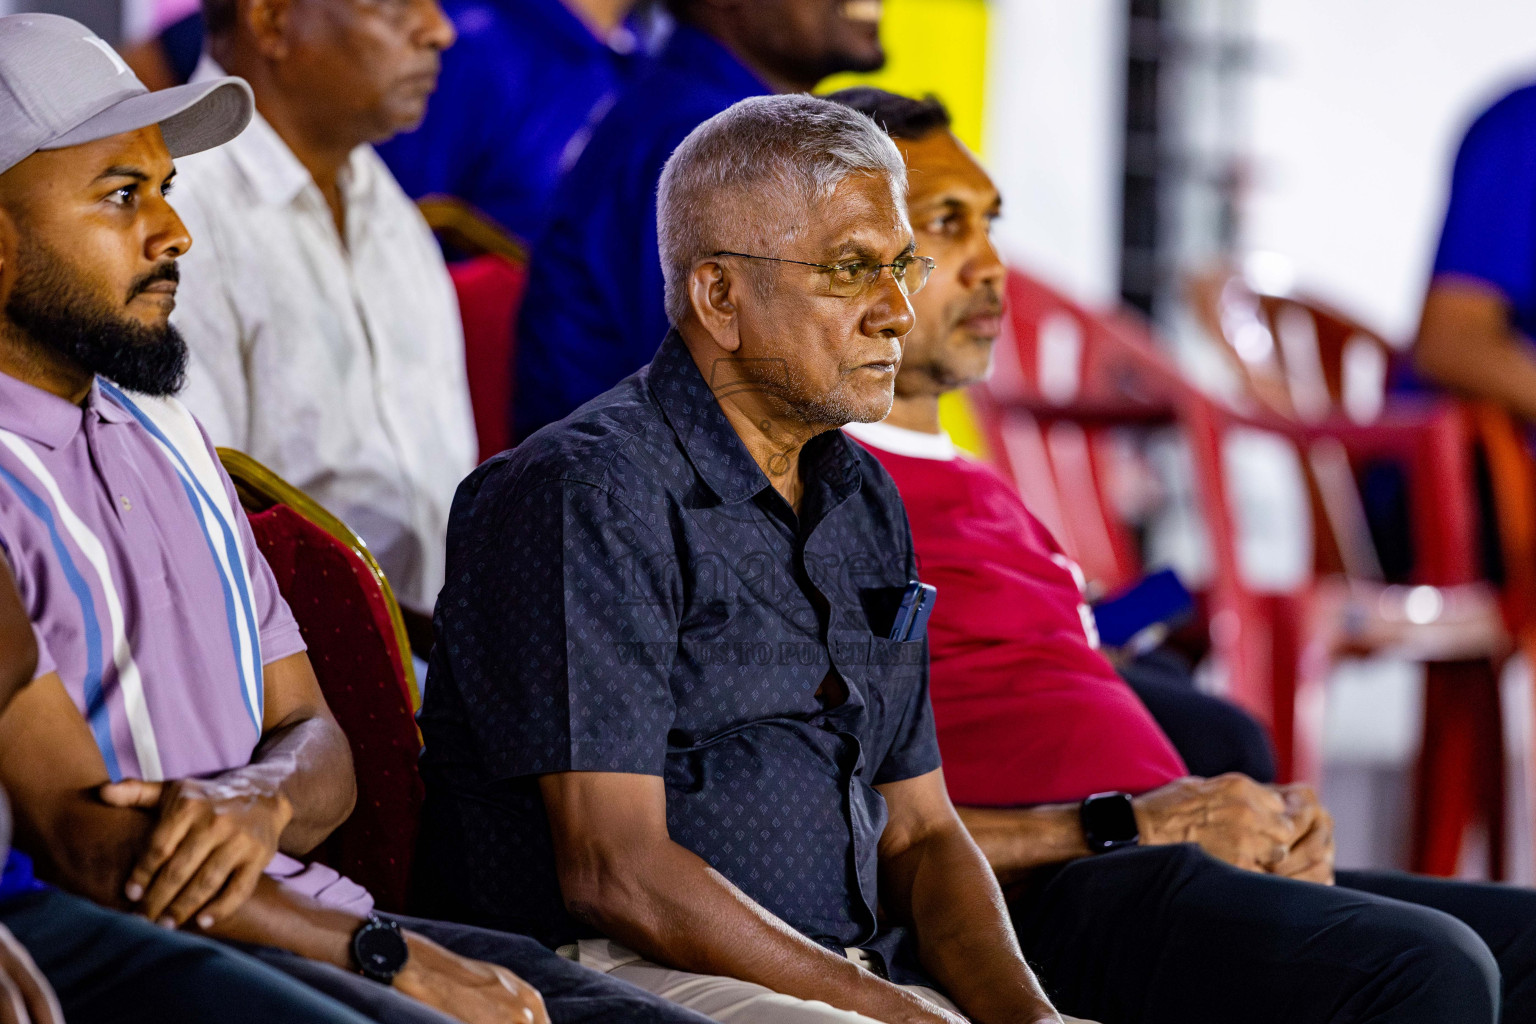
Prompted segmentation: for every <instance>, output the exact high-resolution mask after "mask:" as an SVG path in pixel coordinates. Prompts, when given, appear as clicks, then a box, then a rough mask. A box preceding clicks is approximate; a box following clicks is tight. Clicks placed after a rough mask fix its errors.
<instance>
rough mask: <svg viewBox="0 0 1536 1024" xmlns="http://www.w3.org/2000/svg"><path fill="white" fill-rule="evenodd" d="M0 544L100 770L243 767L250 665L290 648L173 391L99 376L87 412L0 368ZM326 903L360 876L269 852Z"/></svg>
mask: <svg viewBox="0 0 1536 1024" xmlns="http://www.w3.org/2000/svg"><path fill="white" fill-rule="evenodd" d="M0 551H3V552H4V554H5V555H6V556H7V557H8V559H9V561H10V563H11V567H12V570H13V571H14V573H15V576H16V583H17V587H18V589H19V591H20V593H21V597H22V602H23V605H24V606H25V607H26V608H27V610H28V613H29V615H30V616H31V619H32V626H33V631H34V633H35V634H36V635H37V645H38V671H37V674H38V676H43V675H47V674H48V673H50V672H57V673H58V675H59V678H60V679H61V680H62V681H63V683H64V687H65V689H66V690H68V691H69V695H70V697H71V698H72V699H73V700H74V702H75V706H76V707H77V708H79V709H80V713H81V715H82V716H84V717H85V719H86V721H87V723H88V724H89V725H90V729H91V733H92V735H93V736H94V737H95V739H96V745H97V747H98V748H99V749H100V751H101V756H102V759H103V760H104V761H105V762H106V767H107V771H108V773H109V774H110V776H111V777H112V778H113V779H121V778H142V779H150V780H160V779H176V778H183V777H186V776H192V775H205V774H208V773H211V772H218V771H222V770H227V769H230V768H235V767H239V766H241V765H244V764H248V763H249V762H250V759H251V755H252V753H253V752H254V751H255V749H256V745H257V743H258V742H259V741H260V738H261V731H262V728H261V723H262V708H263V704H262V698H263V694H262V666H263V665H266V664H270V663H271V662H274V661H277V660H279V659H281V658H285V657H288V656H290V655H292V654H296V653H298V652H299V651H302V650H304V641H303V639H302V638H301V637H300V634H299V628H298V625H297V624H296V623H295V622H294V619H293V615H292V614H291V613H290V612H289V610H288V605H287V603H286V602H284V600H283V598H282V595H280V594H279V593H278V591H277V584H276V582H275V581H274V579H273V577H272V572H271V569H269V568H268V566H267V563H266V561H265V559H263V558H262V556H261V554H260V552H259V551H258V550H257V548H256V544H255V538H254V537H253V536H252V534H251V529H250V525H249V523H247V522H246V519H245V516H244V515H243V514H241V513H240V512H239V504H238V501H237V499H236V497H235V492H234V488H233V486H232V485H231V483H230V481H229V478H228V476H226V475H225V474H224V471H223V469H222V468H221V467H220V466H219V465H218V462H217V460H216V458H215V457H214V454H213V449H212V447H211V446H210V445H209V443H208V441H207V438H206V436H205V435H203V433H202V431H201V428H200V427H198V426H197V425H196V422H195V421H194V420H193V419H192V417H191V415H190V414H188V413H187V412H186V411H185V409H183V408H182V407H181V405H180V403H177V402H175V401H174V400H164V399H148V398H142V397H139V396H129V395H126V394H124V393H123V392H121V391H119V390H118V389H117V388H115V387H114V386H113V385H111V384H110V383H108V382H106V381H104V380H100V379H98V380H97V382H96V383H95V384H94V385H93V386H92V388H91V391H90V394H89V395H88V396H87V398H86V401H85V403H84V407H83V408H82V407H81V406H77V405H74V404H72V403H70V402H68V401H66V400H65V399H62V398H59V397H57V396H55V395H53V394H50V393H49V392H46V391H43V390H41V389H39V388H35V387H32V386H31V385H29V384H25V383H23V382H22V381H19V380H17V379H15V378H14V377H10V376H8V375H6V374H4V373H0ZM268 873H269V874H273V875H276V876H278V877H285V878H291V879H292V881H293V884H294V885H295V887H296V888H299V889H301V890H303V891H305V892H307V893H309V894H310V895H316V896H318V897H319V898H321V899H322V900H324V901H325V902H328V903H332V904H336V905H353V906H357V905H361V904H363V903H368V902H369V901H368V899H367V895H366V893H364V892H363V891H362V890H361V889H360V888H359V887H358V886H356V885H354V884H353V883H351V882H348V881H347V880H346V879H341V878H339V877H338V876H337V875H336V873H335V872H333V871H329V869H324V868H320V867H318V866H315V867H312V868H303V867H302V866H301V865H299V864H297V862H294V861H292V860H290V859H288V858H286V857H284V856H283V855H282V854H279V855H278V857H277V859H276V860H274V862H273V864H272V866H271V867H269V868H268Z"/></svg>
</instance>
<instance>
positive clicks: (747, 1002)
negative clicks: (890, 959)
mask: <svg viewBox="0 0 1536 1024" xmlns="http://www.w3.org/2000/svg"><path fill="white" fill-rule="evenodd" d="M560 953H561V954H562V955H563V956H567V957H570V958H571V959H573V960H576V961H577V962H578V963H580V964H581V965H582V966H583V967H590V968H592V969H593V970H595V971H600V972H601V973H603V974H606V975H608V976H609V977H612V978H618V979H620V980H621V981H627V982H629V983H630V984H631V985H635V986H637V987H639V988H643V989H645V991H647V992H650V993H651V994H652V995H656V996H660V997H661V998H662V999H665V1000H667V1001H668V1002H672V1003H676V1004H677V1005H679V1006H682V1007H686V1008H687V1009H690V1010H692V1011H694V1012H695V1013H701V1014H703V1015H704V1016H706V1017H708V1018H710V1019H711V1020H714V1021H718V1022H719V1024H880V1022H879V1021H876V1020H874V1019H872V1018H870V1017H866V1016H864V1015H863V1014H860V1013H853V1012H851V1011H849V1010H839V1009H838V1008H837V1007H835V1006H829V1005H828V1004H826V1003H823V1002H820V1001H817V1000H810V999H796V998H795V997H793V996H786V995H784V994H783V993H781V992H775V991H773V990H772V989H769V988H764V987H763V986H761V985H756V984H753V983H752V982H750V981H739V980H737V979H735V978H722V977H717V976H713V975H708V974H690V973H688V972H687V971H675V970H673V969H672V968H670V967H663V966H661V965H660V964H656V963H652V962H651V961H649V960H647V959H645V958H644V957H642V956H641V955H640V954H639V953H636V952H635V951H634V950H631V949H626V948H625V947H624V946H621V945H619V944H618V943H617V942H611V941H609V940H608V939H582V940H581V942H580V943H578V944H576V945H574V946H562V947H561V949H560ZM861 966H862V965H861ZM902 987H903V988H905V989H906V990H907V991H908V992H912V993H914V994H915V995H918V996H921V997H922V998H923V999H926V1000H928V1001H929V1002H931V1003H933V1004H934V1005H936V1006H941V1007H943V1008H944V1009H946V1010H949V1011H951V1012H953V1013H959V1012H960V1008H959V1007H957V1006H956V1005H955V1004H954V1003H952V1002H950V1001H949V1000H948V999H946V998H945V997H944V995H943V994H942V993H940V992H936V991H934V990H933V989H931V988H924V987H923V986H921V985H903V986H902ZM1063 1019H1064V1020H1066V1021H1068V1022H1069V1024H1071V1021H1072V1018H1063Z"/></svg>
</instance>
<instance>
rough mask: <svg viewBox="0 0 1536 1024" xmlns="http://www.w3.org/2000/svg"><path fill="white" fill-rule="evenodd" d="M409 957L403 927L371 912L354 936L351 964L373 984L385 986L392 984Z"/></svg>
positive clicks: (408, 948)
mask: <svg viewBox="0 0 1536 1024" xmlns="http://www.w3.org/2000/svg"><path fill="white" fill-rule="evenodd" d="M410 956H411V950H410V947H409V946H407V945H406V944H405V936H404V935H401V934H400V926H399V925H397V924H395V922H393V921H386V920H384V918H382V917H380V916H379V915H378V914H375V913H373V912H372V911H369V912H368V920H366V921H364V922H363V923H362V924H361V925H360V926H358V929H357V931H355V932H353V933H352V962H353V963H354V964H356V965H357V970H358V973H359V974H361V975H363V976H364V977H367V978H372V979H373V980H374V981H377V982H380V983H382V984H385V985H388V984H390V983H391V982H393V981H394V980H395V975H397V974H399V973H400V970H401V968H403V967H404V966H405V962H406V961H407V960H408V959H410Z"/></svg>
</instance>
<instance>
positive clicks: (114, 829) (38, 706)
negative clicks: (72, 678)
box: [0, 674, 547, 1024]
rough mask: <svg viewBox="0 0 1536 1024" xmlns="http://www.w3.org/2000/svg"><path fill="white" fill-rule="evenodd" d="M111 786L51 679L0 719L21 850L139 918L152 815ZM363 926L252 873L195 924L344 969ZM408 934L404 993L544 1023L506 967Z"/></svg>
mask: <svg viewBox="0 0 1536 1024" xmlns="http://www.w3.org/2000/svg"><path fill="white" fill-rule="evenodd" d="M106 781H107V769H106V765H105V763H104V762H103V761H102V758H101V753H100V751H99V750H98V749H97V747H96V742H95V740H94V739H93V738H92V737H91V733H90V729H89V727H88V726H87V725H86V723H85V719H83V718H82V717H80V713H79V711H78V710H77V709H76V708H75V705H74V702H73V701H72V700H71V699H70V697H69V694H68V693H66V692H65V690H64V685H63V684H62V683H61V682H60V681H59V677H58V676H57V675H54V674H49V675H46V676H43V677H42V678H40V679H38V680H36V681H35V682H33V683H32V685H30V686H28V687H27V688H26V689H25V690H23V691H22V693H21V695H20V696H19V697H18V698H17V699H16V700H15V701H14V702H13V703H12V704H11V706H10V708H8V709H7V710H6V711H5V713H4V714H3V715H0V783H3V785H4V787H5V789H7V790H9V792H10V794H11V797H12V803H13V807H14V810H15V816H16V832H17V837H18V843H19V845H21V846H23V847H24V848H26V849H27V850H28V852H30V853H32V854H33V855H34V856H35V857H37V859H38V861H39V864H40V866H41V868H42V870H43V871H44V873H45V875H46V876H48V877H51V878H52V879H53V880H54V881H55V882H57V883H58V884H59V885H61V886H62V887H63V888H65V889H68V890H70V891H73V892H75V893H77V894H79V895H82V896H85V897H87V898H89V899H92V900H94V901H96V902H98V903H101V904H103V905H105V906H108V907H115V908H117V909H120V910H129V911H133V910H141V909H142V906H141V905H135V904H133V903H131V902H130V901H129V900H128V899H127V898H126V897H125V895H124V890H125V885H126V880H127V878H128V876H129V873H130V872H131V871H132V870H134V868H135V865H136V864H137V863H138V861H139V855H140V852H141V851H142V850H143V849H144V848H145V845H146V844H147V843H148V842H149V839H150V836H151V835H152V834H153V832H154V830H155V827H156V822H157V816H156V814H155V811H154V809H152V808H140V807H112V806H109V805H107V804H106V803H104V802H103V801H102V800H101V799H99V797H98V793H99V791H100V790H101V788H102V786H103V785H104V784H105V783H106ZM199 917H201V915H199ZM362 920H363V919H362V918H360V917H359V916H358V915H356V914H352V913H348V912H346V911H341V910H335V909H332V908H329V907H326V906H323V905H321V904H320V903H318V902H316V901H315V900H312V899H310V898H308V897H306V896H302V895H300V894H298V893H296V892H294V891H292V890H290V889H287V888H285V887H283V886H282V885H280V884H278V883H277V882H275V881H273V880H272V879H270V878H268V877H266V876H265V875H263V874H261V873H260V872H259V871H258V873H257V877H256V879H255V880H254V882H253V885H252V891H251V893H250V895H249V897H248V898H245V899H242V900H240V901H238V902H237V903H236V904H234V905H233V906H232V907H231V908H230V909H229V911H228V912H227V913H226V914H222V915H220V916H219V917H218V918H217V919H216V920H214V921H211V922H210V923H209V925H208V926H207V927H202V924H201V921H199V922H198V927H199V930H201V931H203V932H205V933H206V934H209V935H212V936H215V937H217V938H223V939H230V940H234V941H237V942H245V943H250V944H254V945H263V946H275V947H277V948H280V949H286V950H290V951H291V952H294V953H297V954H299V955H300V956H303V957H306V958H308V959H311V960H318V961H321V962H324V963H329V964H332V965H334V966H336V967H339V968H341V969H343V970H351V969H352V968H353V966H354V965H353V963H352V935H353V933H354V932H355V931H356V930H357V928H358V926H359V925H360V924H361V923H362ZM405 935H406V942H407V944H408V946H409V947H410V959H409V961H408V962H407V964H406V966H405V969H404V970H403V971H402V972H401V973H400V974H399V975H398V976H397V977H396V978H395V981H394V986H395V988H397V989H399V990H400V991H401V992H403V993H405V994H406V995H408V996H411V997H412V998H414V999H417V1000H419V1001H421V1002H423V1003H425V1004H427V1005H430V1006H434V1007H436V1008H437V1009H439V1010H442V1011H443V1012H444V1013H447V1014H449V1015H450V1016H453V1017H456V1018H458V1019H460V1020H463V1021H466V1022H468V1024H491V1022H499V1021H505V1020H529V1021H533V1022H536V1024H547V1018H546V1017H545V1015H544V1010H543V1005H542V1003H541V1002H540V1000H539V996H538V994H537V993H536V992H535V991H534V990H533V989H531V988H529V987H528V986H527V985H526V984H524V983H523V982H522V981H520V980H519V979H518V978H516V977H515V976H514V975H512V974H511V973H510V972H509V971H506V970H505V969H503V968H500V967H496V966H494V965H491V964H485V963H480V962H478V961H474V960H469V959H466V958H464V957H460V956H458V955H456V954H454V953H451V952H449V951H447V950H445V949H443V948H442V947H440V946H437V945H436V944H434V943H432V942H430V941H429V940H427V939H425V938H424V937H422V936H419V935H416V934H414V933H411V932H406V933H405ZM525 1014H526V1015H525Z"/></svg>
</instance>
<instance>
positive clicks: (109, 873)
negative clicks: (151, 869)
mask: <svg viewBox="0 0 1536 1024" xmlns="http://www.w3.org/2000/svg"><path fill="white" fill-rule="evenodd" d="M47 827H48V830H49V832H50V833H52V834H51V835H45V836H37V837H32V838H34V842H33V843H32V844H31V845H33V846H34V848H35V849H38V850H39V851H40V852H41V851H47V852H46V853H43V854H42V855H40V856H39V858H38V859H39V861H40V867H41V869H42V871H43V873H44V875H45V876H47V877H49V878H51V880H52V881H54V882H56V883H57V884H58V885H60V886H61V887H62V888H64V889H67V890H69V891H71V892H74V893H76V894H77V895H80V896H84V897H86V898H87V899H90V900H92V901H93V902H96V903H99V904H101V905H103V906H107V907H112V908H114V909H117V910H123V911H128V912H132V911H133V910H134V907H133V905H132V904H130V903H129V902H128V901H127V899H126V898H125V897H124V895H123V882H124V880H125V879H126V878H127V877H128V873H129V871H130V870H132V868H133V865H134V863H135V862H136V861H137V860H138V855H139V851H140V850H141V849H142V848H143V844H144V842H145V840H146V838H147V837H148V835H149V833H150V831H151V829H152V828H153V827H154V817H153V816H152V815H151V814H149V813H147V812H145V811H141V810H130V809H120V808H115V807H107V806H105V805H102V804H97V803H95V802H94V801H92V800H91V799H90V798H89V797H88V796H82V797H81V798H80V799H79V800H78V802H76V803H74V805H73V806H70V807H66V808H63V809H61V813H60V814H59V815H58V816H57V817H56V818H54V819H53V820H52V821H51V822H50V823H48V826H47ZM359 921H360V919H359V918H358V917H357V916H356V915H353V914H348V913H345V912H343V911H337V910H332V909H329V908H326V907H323V906H321V905H320V904H319V903H316V902H315V901H314V900H312V899H309V898H308V897H305V896H302V895H300V894H298V893H295V892H293V891H291V890H288V889H285V888H283V887H282V886H281V885H279V884H278V883H277V882H276V881H274V880H273V879H270V878H263V879H262V880H261V881H260V882H258V883H257V887H256V892H255V894H254V895H253V896H252V897H251V898H250V899H249V900H247V901H246V902H245V903H244V904H243V905H242V906H241V907H240V909H239V910H237V911H235V912H234V913H233V914H231V915H230V916H229V917H227V918H225V919H224V920H223V921H221V922H219V923H218V924H216V925H215V926H214V927H213V928H212V929H210V930H209V931H208V933H207V934H210V935H213V936H215V937H218V938H224V939H231V940H234V941H237V942H246V943H251V944H253V945H264V946H276V947H278V948H280V949H287V950H291V951H292V952H294V953H298V954H299V955H301V956H304V957H308V958H309V959H312V960H323V961H325V962H326V963H332V964H335V965H336V966H338V967H343V968H346V967H348V966H349V965H350V956H351V952H350V950H351V945H350V942H351V936H352V932H353V931H355V930H356V928H357V925H358V923H359Z"/></svg>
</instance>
